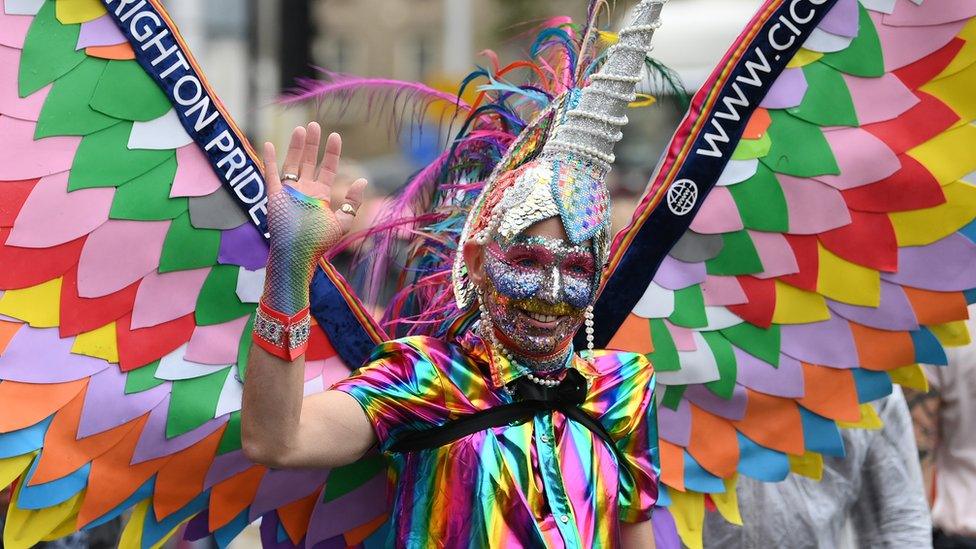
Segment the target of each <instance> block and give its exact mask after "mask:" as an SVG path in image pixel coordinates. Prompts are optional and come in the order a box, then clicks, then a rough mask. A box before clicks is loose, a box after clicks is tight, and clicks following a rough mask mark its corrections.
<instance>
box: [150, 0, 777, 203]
mask: <svg viewBox="0 0 976 549" xmlns="http://www.w3.org/2000/svg"><path fill="white" fill-rule="evenodd" d="M760 3H761V2H760V0H671V1H670V2H669V3H668V5H667V6H666V7H665V11H664V21H665V25H664V27H663V28H662V29H661V30H660V31H659V33H658V35H657V38H656V44H657V45H656V48H655V51H654V56H655V57H657V58H658V59H659V60H660V61H662V62H664V63H665V64H667V65H668V66H670V67H672V68H673V69H675V70H676V71H677V72H678V74H679V75H680V76H681V78H682V80H683V82H684V84H685V86H686V88H687V91H688V92H689V93H693V92H694V91H696V90H697V88H698V87H699V86H700V85H701V83H702V82H703V81H704V79H705V78H706V77H707V75H708V73H709V72H710V71H711V69H712V68H713V67H714V65H715V63H716V62H717V61H718V59H719V58H720V57H721V55H722V54H723V53H724V52H725V50H726V49H727V48H728V45H729V44H730V43H731V42H732V40H733V39H734V38H735V36H736V35H737V34H738V32H739V31H740V30H741V29H742V28H743V26H744V25H745V23H746V22H747V21H748V20H749V19H750V18H751V17H752V15H753V13H754V11H755V9H756V8H757V7H758V6H759V4H760ZM165 4H166V7H167V9H168V10H169V11H170V14H171V15H172V16H173V18H174V20H175V21H176V22H177V24H178V25H179V26H180V28H181V30H182V32H183V35H184V37H185V39H186V41H187V42H188V43H189V45H190V48H191V49H192V51H193V52H194V53H195V54H196V56H197V58H198V60H199V62H200V63H201V65H202V66H203V68H204V70H205V72H206V74H207V76H208V77H209V79H210V82H211V84H212V85H213V86H214V87H215V88H216V90H217V92H218V93H219V94H220V96H221V98H222V99H223V100H224V102H225V103H226V104H227V107H228V108H229V109H230V112H231V113H233V115H234V116H235V118H236V119H237V121H238V123H239V124H241V126H242V127H243V128H244V129H245V131H246V132H247V133H248V134H249V136H250V137H251V140H252V142H255V143H260V142H261V141H264V140H271V141H273V142H275V144H277V145H278V146H279V148H280V147H281V146H283V145H284V144H286V142H287V138H288V135H289V132H290V130H291V128H293V127H294V126H295V125H296V124H300V123H304V122H306V121H308V120H310V119H316V120H318V121H319V122H321V123H322V124H323V127H324V128H325V129H326V130H327V131H329V130H334V131H339V132H341V133H342V135H343V139H344V143H345V146H344V151H343V152H344V154H343V160H344V167H343V171H344V172H346V173H347V174H348V175H349V176H353V175H355V176H360V175H361V176H364V177H367V178H368V179H369V180H370V183H371V187H372V192H373V193H375V194H374V196H376V195H382V194H387V193H389V192H392V191H393V190H394V189H396V188H397V187H398V186H399V185H400V184H401V183H402V182H403V181H404V179H405V178H406V177H407V176H409V175H410V174H411V173H413V172H414V171H415V170H416V169H417V168H418V167H419V166H420V165H421V164H422V163H423V162H424V161H425V160H427V159H428V158H430V156H431V155H432V154H433V153H434V149H436V147H437V146H438V139H437V137H440V136H437V135H436V132H426V133H425V134H421V135H418V134H413V135H411V134H409V133H407V134H404V133H397V132H395V131H393V129H391V128H390V127H389V125H388V123H387V121H388V120H389V117H388V116H387V117H384V116H382V113H376V112H367V109H365V108H362V105H361V104H360V105H357V104H356V103H353V104H352V105H351V106H350V108H348V109H345V112H344V113H342V116H339V115H340V113H339V112H338V109H335V108H330V107H329V106H328V105H322V106H317V105H303V106H297V107H288V108H284V107H281V106H279V105H276V104H275V100H276V98H278V97H279V96H280V95H281V94H282V93H284V92H286V91H287V90H288V89H289V88H290V87H292V86H293V85H294V82H295V78H297V77H301V76H316V75H317V74H318V72H317V71H316V70H315V69H314V67H322V68H324V69H327V70H330V71H335V72H341V73H348V74H355V75H360V76H370V77H383V78H395V79H399V80H413V81H421V82H424V83H427V84H430V85H433V86H434V87H438V88H440V89H444V90H446V91H454V90H455V89H456V83H457V82H458V81H459V80H460V78H462V77H463V76H464V75H465V74H467V73H468V72H469V71H470V70H472V69H473V68H474V67H475V65H476V64H478V63H487V59H486V58H485V57H483V56H479V52H481V51H482V50H484V49H486V48H491V49H493V50H495V51H496V52H498V54H499V56H500V57H501V59H502V62H506V61H512V60H515V59H518V58H521V57H523V56H524V55H525V51H526V50H527V48H528V46H529V43H530V41H531V38H532V33H531V29H532V28H533V25H534V24H538V23H539V22H541V21H543V20H545V19H546V18H547V17H552V16H555V15H570V16H572V17H573V18H574V20H579V19H580V18H581V17H582V16H583V14H584V13H585V11H586V0H208V1H207V2H200V1H198V0H167V1H166V2H165ZM610 4H611V6H612V7H613V9H612V10H611V13H610V17H611V19H612V21H611V27H612V28H617V27H619V25H620V22H621V20H622V19H623V18H624V16H625V13H626V8H627V7H629V4H631V3H630V2H627V1H625V0H616V1H613V0H611V2H610ZM681 114H682V112H681V110H680V108H679V107H678V106H677V105H676V103H675V102H674V101H673V100H671V98H669V97H660V98H659V103H658V104H657V105H656V106H654V107H650V108H644V109H638V110H635V112H634V113H633V114H632V115H631V120H632V121H633V122H632V123H631V124H630V125H629V126H628V128H627V132H626V138H625V141H624V142H623V143H622V144H621V145H620V148H619V150H618V154H617V157H618V166H617V169H616V172H615V178H614V181H613V182H612V183H613V185H614V186H615V190H616V191H619V192H620V193H623V194H625V195H630V194H639V192H640V190H642V189H643V186H644V185H645V184H646V182H647V178H648V176H649V175H650V172H651V170H652V168H653V166H654V164H655V162H656V161H657V159H658V157H659V156H660V153H661V151H662V150H663V148H664V146H665V145H666V143H667V141H668V139H669V138H670V135H671V133H672V131H673V128H674V127H675V126H676V125H677V123H678V121H679V119H680V116H681ZM441 145H442V142H441ZM618 210H620V208H618ZM628 213H629V212H628Z"/></svg>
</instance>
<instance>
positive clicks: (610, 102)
mask: <svg viewBox="0 0 976 549" xmlns="http://www.w3.org/2000/svg"><path fill="white" fill-rule="evenodd" d="M664 2H665V0H643V1H642V2H641V3H640V4H639V5H638V6H637V7H636V8H635V10H634V16H633V20H632V21H631V23H630V24H629V25H627V26H626V27H625V28H624V29H623V30H621V31H620V34H619V40H618V42H617V43H616V44H614V45H613V46H611V47H610V48H609V49H608V50H607V60H606V62H605V63H604V65H603V67H602V68H601V69H600V71H599V72H597V73H596V74H594V75H592V76H591V77H590V82H589V84H588V85H586V86H584V87H583V88H580V89H571V90H568V91H567V92H566V93H564V94H563V95H562V96H560V97H559V98H558V99H557V100H554V101H553V102H552V104H550V106H549V108H547V109H546V110H544V111H543V112H541V113H540V114H539V115H538V116H537V117H536V119H535V120H534V121H533V122H532V123H531V124H530V125H529V126H528V127H526V128H525V130H523V132H522V133H521V134H520V135H519V137H518V138H517V139H516V140H515V142H514V143H513V144H512V146H511V147H510V148H509V152H508V153H507V154H506V155H505V157H503V158H502V160H501V162H499V163H498V164H497V166H496V167H495V169H494V171H493V172H492V174H491V176H490V177H489V178H488V180H487V183H486V184H485V186H484V189H483V190H482V191H481V194H480V195H479V196H478V198H477V200H476V201H475V203H474V206H473V207H472V208H471V211H470V212H469V214H468V216H467V219H466V221H465V224H464V229H463V230H462V232H461V240H460V243H459V246H458V249H457V253H456V254H455V258H454V267H453V270H452V277H451V278H452V283H453V285H454V297H455V300H456V301H457V306H458V308H459V309H462V310H464V309H466V308H467V307H469V306H470V305H471V304H472V303H473V301H474V286H473V284H472V282H471V280H470V279H469V278H468V275H467V268H466V266H465V264H464V259H463V257H462V253H461V249H462V246H463V244H464V242H466V241H468V240H469V239H474V240H475V241H476V242H479V243H481V244H485V243H487V242H488V240H489V239H490V238H492V237H493V236H495V235H498V236H501V237H502V238H503V239H508V238H511V237H514V236H515V235H517V234H518V233H520V232H521V231H522V230H524V229H526V228H527V227H529V226H530V225H532V224H533V223H536V222H538V221H541V220H543V219H548V218H550V217H556V216H558V217H559V218H560V219H561V220H562V223H563V226H564V228H565V230H566V234H567V236H568V237H569V239H570V240H571V241H572V242H573V243H575V244H580V243H583V242H586V241H590V242H592V245H593V249H594V252H595V256H596V258H597V261H598V262H599V263H600V264H603V263H605V262H606V259H607V256H608V253H609V243H610V236H611V235H610V195H609V192H608V190H607V187H606V183H605V180H606V177H607V175H608V174H609V172H610V168H611V165H612V164H613V161H614V156H613V147H614V145H615V144H616V143H617V141H619V140H620V139H621V137H622V133H621V131H620V128H621V127H622V126H624V125H625V124H627V115H626V114H625V112H626V109H627V106H628V104H629V103H630V102H632V101H634V99H635V98H636V95H635V88H636V86H637V83H638V82H639V81H640V80H641V69H642V67H643V66H644V61H645V59H646V57H647V54H648V52H649V51H650V49H651V39H652V37H653V35H654V30H655V29H657V27H658V26H659V25H660V14H661V7H662V6H663V4H664ZM540 144H541V145H542V147H541V153H538V154H535V155H533V153H537V152H538V150H539V145H540Z"/></svg>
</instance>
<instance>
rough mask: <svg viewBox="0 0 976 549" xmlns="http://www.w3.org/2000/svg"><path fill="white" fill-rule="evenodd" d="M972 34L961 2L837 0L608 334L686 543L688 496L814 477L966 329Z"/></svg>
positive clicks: (696, 538)
mask: <svg viewBox="0 0 976 549" xmlns="http://www.w3.org/2000/svg"><path fill="white" fill-rule="evenodd" d="M889 4H890V5H891V9H890V10H887V11H886V9H887V7H888V5H889ZM882 8H885V9H882ZM974 29H976V4H973V3H972V2H960V3H955V4H953V6H952V7H951V8H947V7H945V6H943V4H942V3H939V2H932V1H926V2H914V3H913V2H907V1H904V2H902V1H899V2H888V3H886V2H877V1H870V2H868V1H861V2H857V1H854V0H850V1H840V2H838V3H837V4H835V6H834V7H833V8H832V10H831V11H830V12H829V13H828V15H827V16H826V17H825V19H824V20H823V21H822V22H821V23H820V25H819V27H818V29H817V31H815V32H814V34H813V35H812V36H811V37H810V39H809V40H808V41H807V42H806V43H805V44H804V48H803V49H801V50H800V53H799V54H797V57H796V58H795V59H794V60H793V61H792V62H791V63H790V67H793V68H789V69H787V70H786V71H785V72H784V73H783V74H782V75H781V76H779V78H778V79H777V80H776V81H775V82H773V83H772V84H771V85H770V87H769V91H768V94H767V95H766V98H765V100H764V101H763V103H762V106H763V108H762V109H759V110H757V111H756V114H755V115H754V118H755V117H760V118H761V119H762V120H767V119H768V120H770V121H771V122H770V123H768V124H753V123H750V124H749V128H747V129H746V135H745V136H743V140H742V141H740V143H739V146H738V148H737V149H736V153H735V154H734V155H733V157H732V158H733V160H732V161H731V162H730V163H729V166H728V167H727V168H726V171H725V173H724V174H722V177H721V178H720V182H719V185H720V186H717V187H716V188H715V190H713V191H712V192H711V194H709V195H708V196H707V198H706V199H705V201H704V204H703V205H702V207H701V209H700V210H699V212H698V213H697V216H696V217H695V219H694V220H693V222H692V224H691V226H690V229H689V231H688V233H687V234H686V235H685V237H684V238H682V239H681V241H679V243H678V245H677V246H676V247H675V248H674V249H673V250H672V251H671V252H670V256H669V257H668V258H666V259H665V261H664V262H663V263H662V264H661V267H660V268H659V270H658V271H657V273H656V274H655V275H654V279H653V281H652V282H651V283H650V286H649V287H648V289H647V291H646V292H645V294H644V297H643V298H642V299H641V300H640V302H639V303H638V304H637V306H636V307H635V308H634V310H633V312H632V314H631V315H630V317H628V319H627V321H626V322H624V324H623V325H622V326H621V327H620V329H619V330H618V332H617V334H616V335H615V336H614V338H613V339H612V341H611V347H613V348H615V349H623V350H631V351H638V352H643V353H647V356H648V357H649V358H650V360H651V362H652V363H653V364H654V365H655V368H656V370H657V372H658V373H657V377H658V391H659V395H658V398H659V399H660V404H661V406H660V407H661V410H660V412H659V413H660V418H661V420H660V421H661V425H660V435H661V449H662V452H661V454H662V474H661V478H662V480H663V482H664V484H665V485H667V486H668V488H669V490H668V493H669V494H671V505H672V509H671V510H672V513H673V514H675V516H676V518H678V517H683V518H682V520H678V521H677V523H678V527H679V530H680V531H681V532H680V533H681V534H682V538H683V541H684V542H685V543H686V544H687V545H689V546H691V547H700V546H701V543H702V542H701V530H700V521H701V516H700V513H699V512H698V511H696V510H695V509H696V508H697V506H700V505H702V501H703V498H704V499H705V500H708V496H707V495H703V494H702V492H705V493H708V492H713V491H718V492H720V493H723V496H722V497H728V495H727V494H726V493H725V487H724V486H723V485H722V484H721V482H718V481H719V480H721V479H731V478H734V476H735V475H736V474H744V475H748V476H752V477H755V478H760V479H762V480H767V481H768V480H776V479H774V478H768V477H769V474H770V471H771V470H773V469H776V466H775V464H776V463H779V462H780V461H781V462H782V464H783V467H785V468H786V469H784V470H793V471H794V472H797V473H799V474H805V475H808V476H810V475H812V474H815V471H813V472H811V471H812V470H811V463H812V462H811V459H812V458H811V456H815V455H816V454H817V453H821V454H836V453H837V452H838V451H840V447H839V446H838V444H839V441H840V439H839V436H838V426H839V425H843V426H848V427H849V426H851V425H852V424H858V425H860V424H865V425H867V424H870V423H871V418H865V417H864V416H863V413H864V411H865V410H866V409H867V408H863V407H861V406H860V405H861V404H863V403H864V402H866V401H868V400H871V399H875V398H880V397H882V396H884V395H886V394H888V392H889V391H890V387H891V383H892V382H893V381H894V382H905V381H908V382H912V380H913V379H915V378H913V377H912V376H911V374H910V372H911V371H912V370H911V369H913V368H916V367H917V366H916V365H917V364H918V363H920V362H929V363H944V362H945V357H944V353H943V352H942V346H943V345H946V344H958V343H960V342H963V341H966V340H967V338H965V337H964V336H962V335H960V336H958V337H957V335H956V331H954V328H945V327H944V326H947V324H946V323H950V324H948V326H956V325H957V324H954V323H957V322H958V321H960V320H963V319H965V318H966V316H967V311H966V307H965V306H966V301H967V300H966V295H965V292H967V291H968V290H971V289H972V288H974V287H976V270H974V269H973V265H976V239H974V236H976V234H974V231H972V230H970V229H967V227H971V226H972V224H973V220H974V218H976V204H974V203H973V197H974V196H976V186H974V182H973V181H965V180H963V178H964V177H965V176H966V175H967V174H970V173H972V172H973V171H974V170H976V157H974V156H973V155H972V151H973V150H974V147H976V125H974V119H976V99H974V98H976V96H974V95H973V93H972V90H973V86H974V85H976V58H973V56H972V55H971V54H966V55H964V54H962V53H961V52H963V51H971V50H972V47H971V41H972V40H974V39H976V34H974V33H976V30H974ZM750 128H753V129H754V128H762V129H763V134H762V135H755V132H752V133H750ZM763 139H766V140H768V144H766V145H763V146H762V147H757V146H756V144H757V143H760V142H761V141H762V140H763ZM750 140H751V141H750ZM747 142H749V143H752V144H751V145H745V143H747ZM680 148H681V145H680V143H678V144H676V143H672V144H671V145H670V147H669V149H668V150H670V151H677V150H679V149H680ZM750 157H752V158H755V159H756V160H758V162H755V161H753V162H751V163H750V162H749V161H748V158H750ZM743 228H745V229H746V230H742V229H743ZM695 269H703V270H704V271H705V272H706V273H707V276H706V277H705V278H704V280H697V281H694V282H693V283H692V284H691V285H688V284H684V285H680V286H678V285H675V284H674V283H673V280H674V277H675V273H677V272H689V271H692V270H695ZM691 295H703V296H704V300H700V299H697V298H696V299H690V298H689V296H691ZM970 295H971V294H970ZM648 335H649V336H650V339H648ZM682 342H685V343H682ZM682 345H684V346H685V348H684V349H682V348H681V347H682ZM916 381H917V380H916ZM775 456H782V459H780V458H776V457H775ZM787 458H788V459H787ZM777 459H780V461H777ZM813 467H814V468H815V467H816V465H815V464H814V465H813ZM675 469H679V470H675ZM676 494H680V495H681V497H674V496H675V495H676ZM731 497H733V498H734V494H732V496H731Z"/></svg>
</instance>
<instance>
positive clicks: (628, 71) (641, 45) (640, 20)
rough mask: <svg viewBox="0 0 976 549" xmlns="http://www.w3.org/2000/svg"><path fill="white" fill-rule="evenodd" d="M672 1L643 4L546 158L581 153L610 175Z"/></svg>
mask: <svg viewBox="0 0 976 549" xmlns="http://www.w3.org/2000/svg"><path fill="white" fill-rule="evenodd" d="M666 1H667V0H643V1H642V2H641V3H640V4H638V5H637V7H636V8H634V16H633V20H632V21H631V23H630V25H628V26H627V27H625V28H624V29H623V30H621V31H620V34H619V40H618V41H617V43H616V44H614V45H613V46H610V48H609V49H608V50H607V60H606V62H605V63H604V64H603V67H601V69H600V71H599V72H597V73H596V74H594V75H593V76H592V77H591V78H590V83H589V85H587V86H586V87H584V88H583V89H582V91H581V93H580V96H579V103H578V104H577V105H576V106H575V107H574V108H572V109H570V110H569V111H568V112H567V113H566V120H565V121H564V122H563V123H562V124H560V125H559V126H558V127H557V128H556V129H555V131H554V133H553V135H552V137H550V139H549V141H548V142H547V143H546V144H545V146H544V147H543V155H546V156H548V154H547V153H549V154H552V153H570V154H575V155H577V156H583V157H585V158H586V159H587V160H589V161H591V162H592V163H594V164H595V165H596V166H599V167H602V168H604V169H606V170H608V171H609V169H610V165H611V164H613V160H614V156H613V146H614V145H615V144H616V143H617V141H620V139H621V137H622V136H623V135H622V133H621V131H620V128H621V127H623V126H624V125H626V124H627V115H626V114H625V112H626V110H627V105H628V104H629V103H630V102H631V101H634V99H636V95H635V93H634V90H635V89H636V87H637V83H638V82H639V81H640V80H641V69H642V68H643V66H644V60H645V59H646V57H647V53H648V52H649V51H650V50H651V39H652V38H653V36H654V31H655V30H656V29H657V28H658V27H659V26H661V19H660V15H661V8H662V7H663V6H664V3H665V2H666ZM554 156H555V155H554Z"/></svg>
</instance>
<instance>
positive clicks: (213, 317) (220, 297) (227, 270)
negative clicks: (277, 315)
mask: <svg viewBox="0 0 976 549" xmlns="http://www.w3.org/2000/svg"><path fill="white" fill-rule="evenodd" d="M239 272H240V268H239V267H237V266H236V265H214V266H213V267H212V268H211V269H210V274H209V275H207V280H206V281H204V283H203V288H201V289H200V295H199V296H197V306H196V320H197V325H199V326H209V325H212V324H221V323H223V322H228V321H231V320H234V319H237V318H241V317H242V316H245V315H249V314H251V313H252V312H254V309H255V307H256V305H255V304H254V303H241V300H240V299H238V298H237V275H238V273H239Z"/></svg>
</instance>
